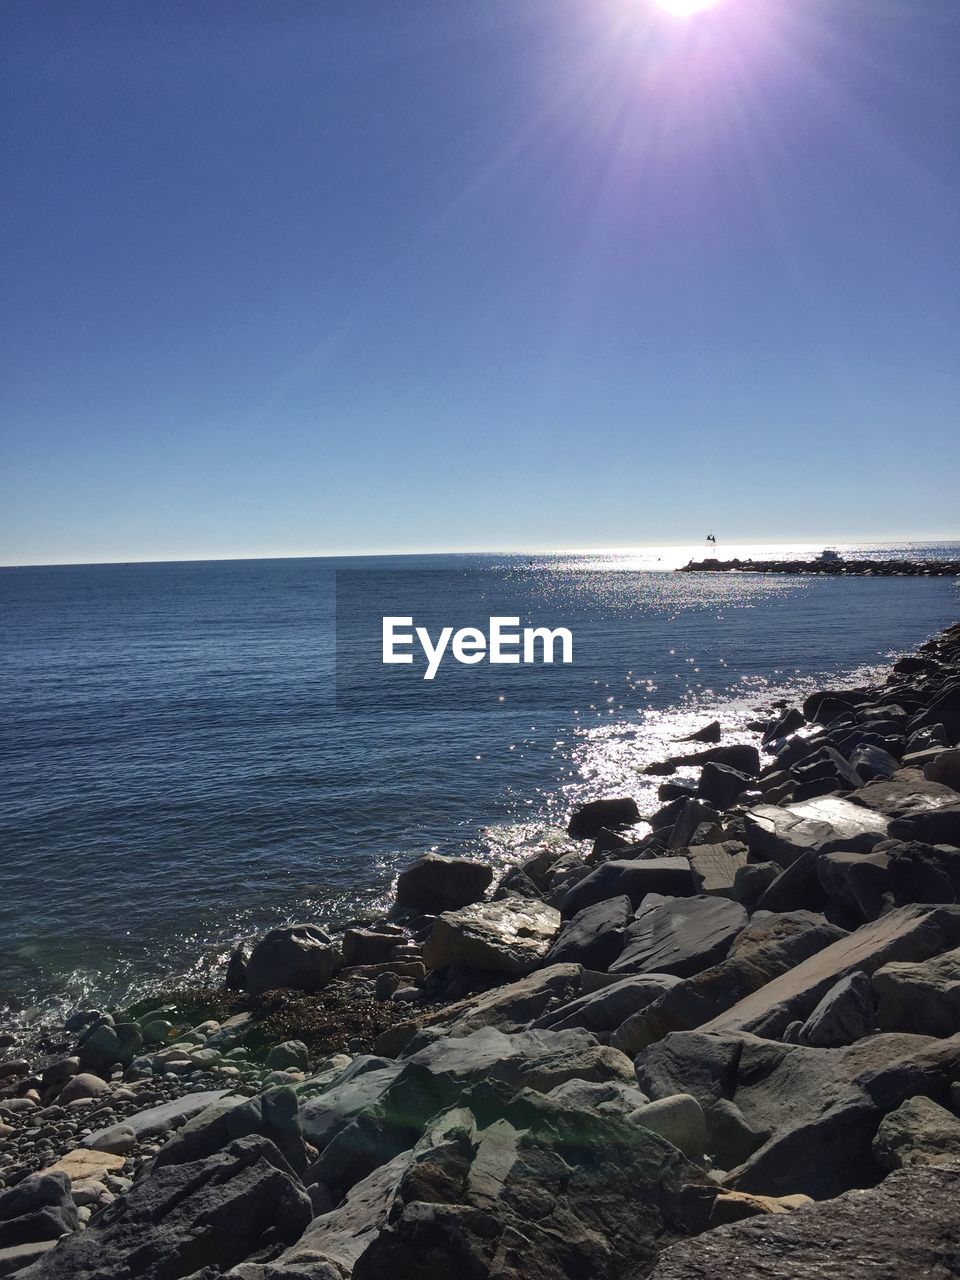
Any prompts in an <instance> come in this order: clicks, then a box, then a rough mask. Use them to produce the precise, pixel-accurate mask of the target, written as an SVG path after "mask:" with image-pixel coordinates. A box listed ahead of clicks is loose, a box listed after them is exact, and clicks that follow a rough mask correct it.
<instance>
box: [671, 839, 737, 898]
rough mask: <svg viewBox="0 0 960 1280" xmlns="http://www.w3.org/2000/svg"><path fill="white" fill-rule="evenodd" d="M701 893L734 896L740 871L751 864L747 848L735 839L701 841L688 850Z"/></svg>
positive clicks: (695, 881)
mask: <svg viewBox="0 0 960 1280" xmlns="http://www.w3.org/2000/svg"><path fill="white" fill-rule="evenodd" d="M685 853H686V856H687V857H688V858H689V859H690V870H691V871H692V872H693V879H694V883H695V885H696V890H697V892H698V893H709V894H715V895H716V896H718V897H724V898H732V897H734V892H733V889H734V884H735V883H736V878H737V872H738V871H739V870H740V868H741V867H745V866H746V865H747V849H746V846H745V845H742V844H739V843H738V842H737V841H735V840H725V841H724V842H723V843H722V844H699V845H694V846H693V847H692V848H689V849H686V850H685Z"/></svg>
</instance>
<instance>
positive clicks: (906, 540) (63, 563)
mask: <svg viewBox="0 0 960 1280" xmlns="http://www.w3.org/2000/svg"><path fill="white" fill-rule="evenodd" d="M937 542H943V543H950V542H960V535H953V536H951V535H948V534H942V533H936V534H925V535H918V534H911V535H905V534H904V535H900V536H899V537H898V536H893V537H889V536H888V537H885V538H875V537H868V536H858V537H850V536H849V535H847V536H846V537H842V538H841V537H830V536H827V535H824V536H823V537H820V538H815V539H809V538H804V539H795V538H794V539H789V540H781V539H773V540H770V541H763V542H760V541H756V540H751V539H728V540H725V541H724V542H721V543H719V544H717V545H716V546H711V547H709V550H710V551H712V552H714V554H716V553H718V552H720V551H721V550H722V548H723V547H725V546H726V547H741V548H742V547H761V546H762V547H805V546H819V545H820V544H821V543H822V544H824V545H830V544H833V545H836V546H838V547H849V546H857V545H859V544H861V543H868V544H873V545H875V546H881V547H883V546H897V545H907V546H910V545H913V544H923V543H937ZM698 547H702V548H703V550H704V551H706V550H708V547H707V545H706V543H705V542H704V543H700V542H675V541H669V542H643V543H635V544H632V545H629V546H607V545H604V546H588V547H457V548H453V549H450V548H447V549H445V550H440V549H438V548H430V549H424V548H422V547H418V548H405V549H403V550H400V551H397V550H391V551H291V552H287V553H283V552H254V553H252V554H249V553H248V554H238V555H185V556H149V557H147V556H134V557H132V558H125V559H116V560H21V561H3V562H0V569H94V568H103V567H106V566H108V565H117V566H123V565H133V564H138V565H140V564H232V563H242V562H244V561H250V560H370V559H378V560H382V559H400V558H402V557H409V556H444V555H446V556H470V555H474V556H482V555H517V556H523V555H526V556H531V555H534V556H535V555H570V556H573V555H624V554H628V553H630V552H639V551H647V550H658V549H663V548H677V549H680V548H683V549H687V548H693V549H695V548H698ZM718 558H719V557H718Z"/></svg>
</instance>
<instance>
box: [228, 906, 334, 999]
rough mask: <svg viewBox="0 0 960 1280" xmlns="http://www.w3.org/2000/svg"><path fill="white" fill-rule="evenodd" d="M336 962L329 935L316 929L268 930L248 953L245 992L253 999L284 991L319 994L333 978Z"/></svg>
mask: <svg viewBox="0 0 960 1280" xmlns="http://www.w3.org/2000/svg"><path fill="white" fill-rule="evenodd" d="M338 961H339V956H338V953H337V950H336V948H335V947H334V946H333V942H332V939H331V938H330V935H329V934H328V933H327V932H326V931H325V930H323V929H321V928H319V927H318V926H317V925H313V924H291V925H284V926H283V928H280V929H271V930H270V932H269V933H268V934H266V935H265V936H264V937H262V938H261V939H260V941H259V942H258V943H257V944H256V946H255V947H254V948H253V951H252V952H251V953H250V959H249V960H248V961H247V972H246V979H245V981H246V984H247V990H248V991H249V992H250V993H251V994H253V995H261V994H262V993H263V992H264V991H276V990H280V989H283V988H289V989H292V990H294V991H321V990H322V989H323V988H324V987H325V986H326V985H327V983H328V982H329V981H330V979H331V978H332V977H333V974H334V972H335V970H336V968H337V964H338Z"/></svg>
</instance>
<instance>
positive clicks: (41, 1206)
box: [0, 1172, 80, 1249]
mask: <svg viewBox="0 0 960 1280" xmlns="http://www.w3.org/2000/svg"><path fill="white" fill-rule="evenodd" d="M79 1221H80V1220H79V1217H78V1216H77V1206H76V1205H75V1204H74V1202H73V1199H72V1197H71V1195H70V1179H69V1178H68V1177H67V1175H66V1174H65V1173H59V1172H57V1173H47V1174H40V1175H39V1176H37V1177H33V1178H27V1179H26V1180H25V1181H24V1182H21V1183H19V1184H18V1185H17V1186H15V1187H11V1188H10V1189H9V1190H8V1191H0V1249H12V1248H14V1247H16V1246H19V1245H25V1244H31V1243H33V1242H35V1241H37V1240H58V1239H59V1238H60V1236H62V1235H64V1234H66V1233H67V1232H70V1231H75V1230H76V1229H77V1226H78V1224H79Z"/></svg>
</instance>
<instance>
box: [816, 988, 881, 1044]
mask: <svg viewBox="0 0 960 1280" xmlns="http://www.w3.org/2000/svg"><path fill="white" fill-rule="evenodd" d="M875 1025H876V1013H875V1012H874V1007H873V986H872V984H871V982H870V979H869V978H868V977H867V975H866V974H865V973H859V972H856V973H851V974H848V975H847V977H846V978H841V979H840V981H839V982H838V983H836V985H835V986H832V987H831V988H830V990H829V991H828V992H827V994H826V995H825V996H824V997H823V999H822V1000H821V1001H820V1003H819V1004H818V1005H817V1007H816V1008H815V1009H814V1011H813V1013H811V1014H810V1016H809V1018H807V1020H806V1022H804V1023H803V1025H802V1026H801V1027H800V1029H799V1031H798V1033H797V1042H798V1043H799V1044H806V1045H813V1046H815V1047H817V1048H822V1049H828V1048H838V1047H839V1046H840V1045H845V1044H853V1043H854V1041H856V1040H860V1039H862V1038H863V1037H864V1036H868V1035H870V1033H871V1032H872V1031H873V1030H874V1027H875Z"/></svg>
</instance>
